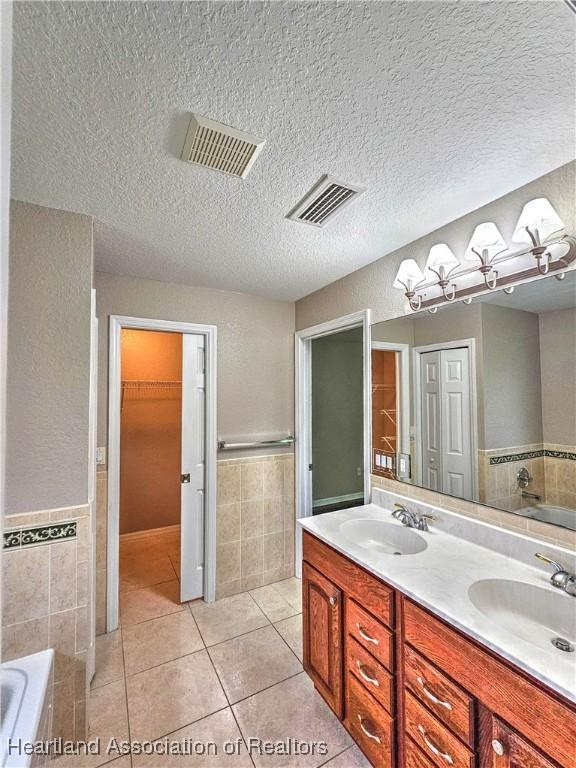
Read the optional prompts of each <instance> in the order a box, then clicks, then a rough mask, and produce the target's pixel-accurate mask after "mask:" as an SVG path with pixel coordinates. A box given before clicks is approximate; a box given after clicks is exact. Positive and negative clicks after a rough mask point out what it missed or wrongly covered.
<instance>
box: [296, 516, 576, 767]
mask: <svg viewBox="0 0 576 768" xmlns="http://www.w3.org/2000/svg"><path fill="white" fill-rule="evenodd" d="M406 504H407V505H409V504H410V503H409V502H406ZM435 518H436V520H435V521H433V522H431V523H430V530H429V531H416V530H414V529H413V528H408V527H405V526H403V525H402V524H401V523H400V522H399V521H397V520H395V519H394V518H393V517H392V515H391V513H390V509H388V510H386V509H384V508H383V507H380V506H377V505H375V504H371V505H367V506H365V507H362V508H356V509H351V510H344V511H340V512H334V513H330V514H327V515H322V516H319V517H317V518H307V519H305V520H303V521H300V522H301V524H302V527H303V528H304V530H303V559H304V562H303V572H302V586H303V625H304V667H305V670H306V672H307V673H308V675H309V676H310V677H311V678H312V680H313V682H314V685H315V687H316V689H317V690H318V691H319V693H320V694H321V695H322V696H323V697H324V699H325V700H326V702H327V703H328V705H329V706H330V707H331V708H332V710H333V711H334V713H335V714H336V715H337V716H338V717H339V718H340V719H341V720H342V722H343V723H344V725H345V727H346V728H347V730H348V731H349V733H350V734H351V735H352V737H353V738H354V740H355V741H356V742H357V743H358V745H359V746H360V748H361V749H362V751H363V752H364V754H365V755H366V756H367V758H368V759H369V760H370V762H371V763H372V764H373V765H374V766H378V767H380V766H382V767H383V768H388V766H398V767H399V768H400V767H402V768H437V767H438V766H439V767H440V768H445V767H446V766H453V768H558V767H559V766H561V768H576V653H573V652H572V653H570V652H568V651H562V650H560V649H559V648H557V647H556V646H555V645H553V644H552V642H551V640H552V639H554V638H553V635H555V634H558V636H559V637H560V635H563V637H561V638H560V639H562V640H564V641H569V640H571V641H572V642H573V641H574V624H575V622H576V598H574V597H571V596H569V595H567V594H565V593H561V590H558V589H554V587H552V586H551V585H550V580H549V576H550V573H551V572H552V571H550V573H548V572H547V571H546V570H544V568H545V566H544V567H538V565H537V564H538V561H536V560H534V564H532V562H531V558H533V554H534V552H535V551H538V550H540V551H546V549H544V550H542V547H545V545H543V544H538V542H535V541H534V540H531V539H529V538H528V537H524V536H515V535H514V534H512V533H509V532H507V531H503V530H502V529H500V530H499V531H498V530H496V529H495V527H493V526H490V525H487V524H483V523H479V522H477V521H471V520H465V519H464V518H462V517H461V516H459V515H456V514H452V513H443V512H442V511H438V510H435ZM535 547H536V548H535ZM512 549H514V551H515V552H516V555H512V556H510V555H509V554H508V553H509V552H511V551H512ZM551 549H552V550H554V548H551ZM554 554H556V555H557V556H558V557H560V555H558V554H557V550H556V552H554ZM560 554H562V553H560ZM567 554H568V556H569V555H570V553H567Z"/></svg>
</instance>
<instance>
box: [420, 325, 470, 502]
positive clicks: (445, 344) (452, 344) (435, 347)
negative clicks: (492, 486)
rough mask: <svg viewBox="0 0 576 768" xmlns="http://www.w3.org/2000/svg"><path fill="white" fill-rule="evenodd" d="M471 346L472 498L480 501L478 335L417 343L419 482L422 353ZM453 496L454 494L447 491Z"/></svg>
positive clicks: (468, 347)
mask: <svg viewBox="0 0 576 768" xmlns="http://www.w3.org/2000/svg"><path fill="white" fill-rule="evenodd" d="M463 347H464V348H466V349H468V375H469V377H470V400H471V402H470V420H471V422H472V423H471V425H470V440H471V451H472V457H471V458H472V499H470V501H478V392H477V381H476V339H473V338H472V339H455V340H454V341H441V342H437V343H435V344H426V345H425V346H422V347H414V348H413V350H412V371H413V373H414V438H415V440H414V442H415V448H416V472H415V484H416V485H417V486H418V487H419V488H421V487H422V441H421V440H419V439H418V438H419V436H420V429H421V425H422V402H421V400H420V395H421V386H420V355H421V354H425V353H426V352H440V351H441V350H443V349H459V348H463ZM444 495H446V496H449V495H450V494H444Z"/></svg>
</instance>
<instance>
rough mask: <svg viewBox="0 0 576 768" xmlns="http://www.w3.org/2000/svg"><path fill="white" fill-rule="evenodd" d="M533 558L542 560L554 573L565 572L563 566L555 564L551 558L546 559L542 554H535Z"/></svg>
mask: <svg viewBox="0 0 576 768" xmlns="http://www.w3.org/2000/svg"><path fill="white" fill-rule="evenodd" d="M534 557H537V558H538V560H542V562H543V563H547V564H548V565H551V566H552V568H554V570H555V571H565V570H566V569H565V568H564V566H563V565H560V563H559V562H557V561H556V560H552V558H551V557H548V555H543V554H542V552H535V553H534Z"/></svg>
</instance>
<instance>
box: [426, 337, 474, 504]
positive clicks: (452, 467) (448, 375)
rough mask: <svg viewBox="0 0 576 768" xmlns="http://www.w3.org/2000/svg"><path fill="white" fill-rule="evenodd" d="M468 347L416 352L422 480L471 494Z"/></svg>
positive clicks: (434, 486)
mask: <svg viewBox="0 0 576 768" xmlns="http://www.w3.org/2000/svg"><path fill="white" fill-rule="evenodd" d="M469 355H470V350H469V349H468V347H459V348H456V349H454V348H450V349H435V350H431V351H428V352H422V353H421V354H419V358H420V360H419V368H418V371H417V374H416V375H419V390H420V402H419V404H418V405H419V409H420V418H419V420H418V422H419V435H418V439H417V444H418V445H419V446H420V451H419V458H420V467H421V468H420V474H421V484H422V486H423V487H424V488H429V489H430V490H433V491H439V492H440V493H448V494H450V495H452V496H460V497H464V498H472V497H473V467H474V463H473V441H472V428H473V427H472V413H473V407H472V387H471V382H470V358H469Z"/></svg>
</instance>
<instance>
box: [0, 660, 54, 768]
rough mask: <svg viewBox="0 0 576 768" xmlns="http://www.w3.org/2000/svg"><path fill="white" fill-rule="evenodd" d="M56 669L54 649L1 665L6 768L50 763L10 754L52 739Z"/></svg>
mask: <svg viewBox="0 0 576 768" xmlns="http://www.w3.org/2000/svg"><path fill="white" fill-rule="evenodd" d="M53 666H54V651H53V650H52V649H49V650H47V651H40V653H34V654H32V655H31V656H23V657H22V658H20V659H14V660H13V661H6V662H5V663H4V664H2V665H0V696H1V699H0V702H1V711H0V717H1V720H0V723H1V727H0V759H1V761H2V762H1V766H2V768H21V767H22V766H26V767H28V766H40V765H44V764H46V763H47V762H48V758H47V757H46V756H44V755H26V754H23V753H19V752H18V751H14V750H12V751H10V745H11V744H12V745H15V744H18V742H19V741H21V743H33V742H37V741H40V740H42V741H48V740H49V739H50V738H51V735H52V733H51V731H52V722H51V714H52V675H53Z"/></svg>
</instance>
